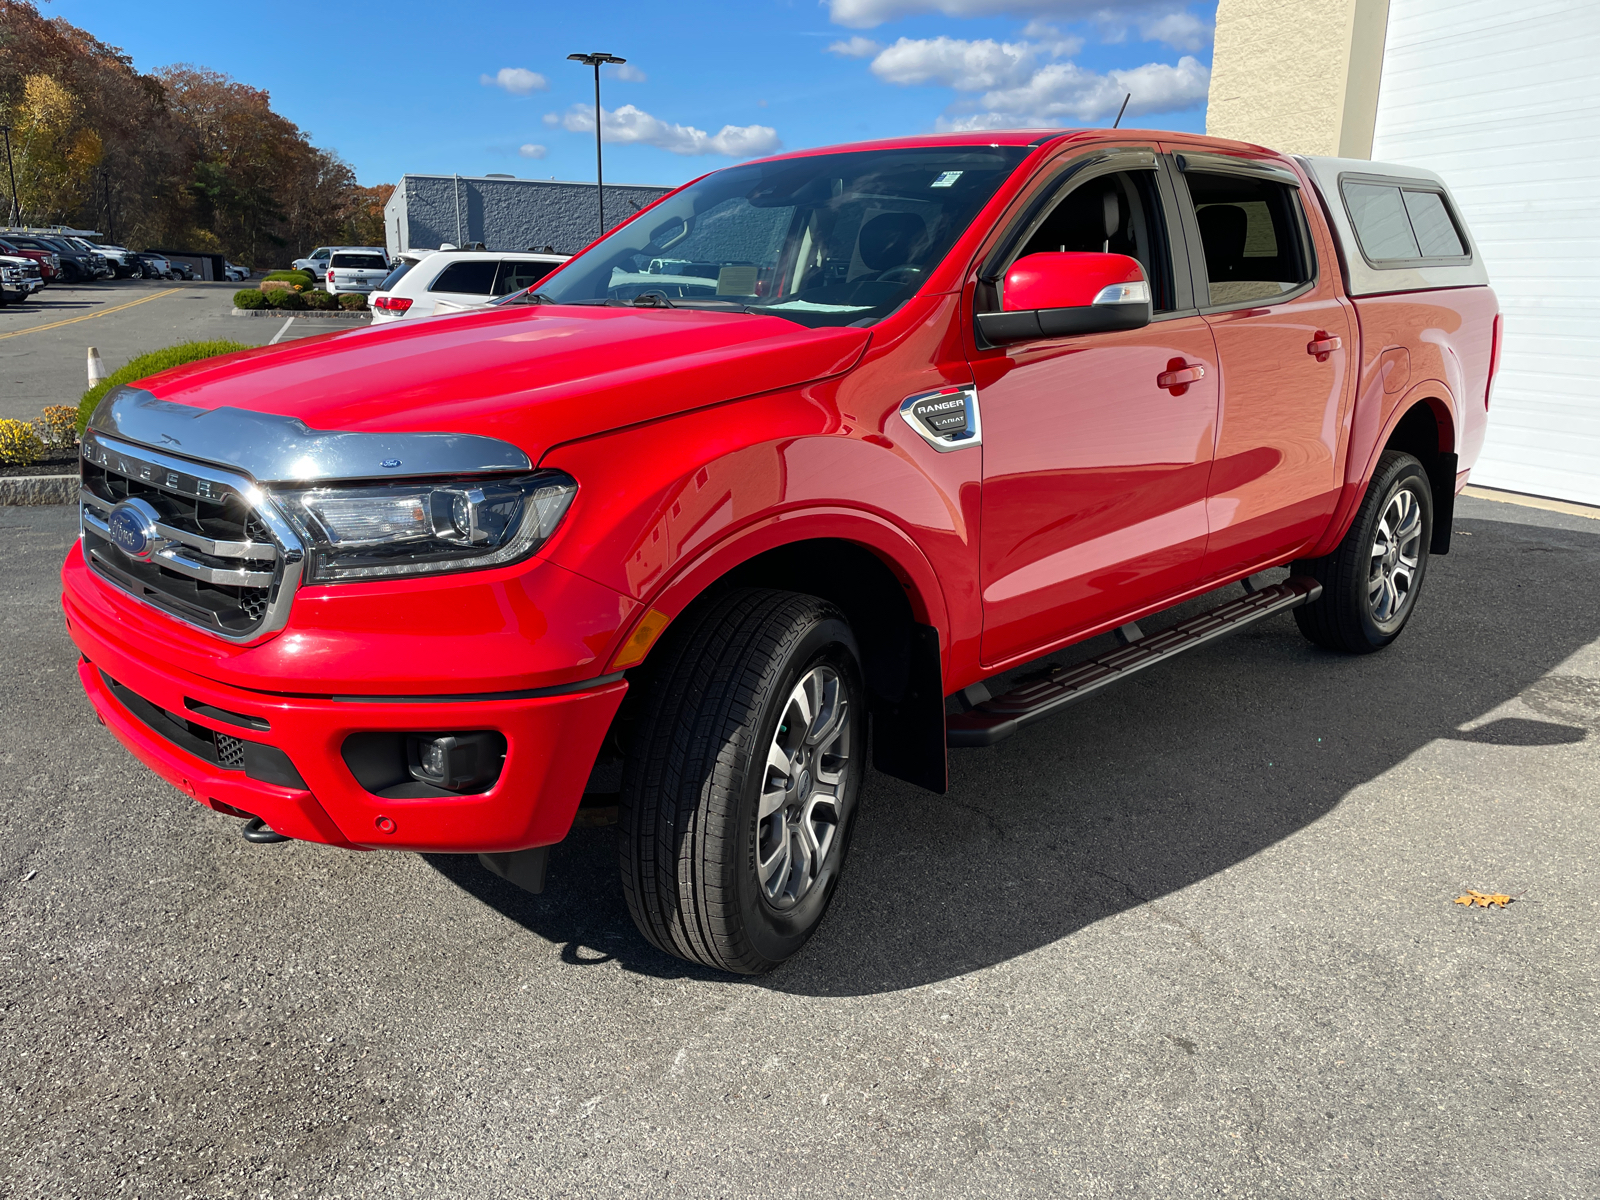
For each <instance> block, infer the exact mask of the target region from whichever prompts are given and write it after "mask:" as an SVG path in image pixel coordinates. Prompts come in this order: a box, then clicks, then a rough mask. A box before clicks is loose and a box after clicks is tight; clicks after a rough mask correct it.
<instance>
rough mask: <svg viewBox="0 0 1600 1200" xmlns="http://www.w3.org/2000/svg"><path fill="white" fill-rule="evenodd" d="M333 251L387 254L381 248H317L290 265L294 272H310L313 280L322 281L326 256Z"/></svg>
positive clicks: (325, 271) (325, 270)
mask: <svg viewBox="0 0 1600 1200" xmlns="http://www.w3.org/2000/svg"><path fill="white" fill-rule="evenodd" d="M335 250H365V251H366V252H367V253H368V254H386V253H388V252H387V251H386V250H385V249H384V248H383V247H382V246H318V247H317V248H316V249H315V250H313V251H312V252H311V253H310V254H308V255H306V257H304V258H297V259H295V260H294V262H293V263H291V264H290V265H291V266H292V267H293V268H294V269H295V270H296V271H310V272H311V275H312V277H313V278H315V279H317V280H319V281H320V280H322V279H324V278H326V276H327V274H328V256H329V255H331V254H332V253H333V252H334V251H335Z"/></svg>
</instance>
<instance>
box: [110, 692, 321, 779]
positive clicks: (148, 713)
mask: <svg viewBox="0 0 1600 1200" xmlns="http://www.w3.org/2000/svg"><path fill="white" fill-rule="evenodd" d="M100 678H101V679H102V680H103V681H104V682H105V685H106V687H107V688H109V689H110V690H111V694H112V695H113V696H115V697H116V698H117V700H118V701H120V702H121V704H122V707H123V708H125V709H127V710H128V712H129V713H130V714H132V715H133V716H134V717H135V718H137V719H138V720H139V722H140V723H141V724H143V725H144V726H145V728H147V729H149V730H150V732H151V733H154V734H156V735H157V736H158V737H162V738H165V739H166V740H167V741H169V742H171V743H172V744H173V745H174V746H176V747H178V749H180V750H182V751H183V752H184V753H185V754H192V755H193V756H194V757H195V758H198V759H200V760H201V761H203V762H208V763H210V764H211V765H212V766H214V767H218V768H220V769H221V770H224V771H242V772H243V773H244V774H245V775H246V776H248V777H249V778H251V779H255V780H258V781H260V782H261V783H272V784H276V785H277V786H279V787H286V788H296V789H300V790H303V789H304V788H305V786H306V781H305V780H304V779H303V778H302V777H301V775H300V772H299V771H298V770H296V769H295V765H294V762H293V761H292V760H291V759H290V758H289V756H288V755H287V754H285V753H284V752H283V751H282V750H280V749H278V748H277V747H276V746H268V745H265V744H263V743H261V742H252V741H248V740H246V739H244V738H240V737H234V736H233V735H232V734H227V733H219V732H217V731H216V730H214V729H208V728H207V727H206V726H204V725H201V724H199V723H198V722H195V721H190V720H187V719H186V718H184V717H181V716H179V715H178V714H176V713H170V712H168V711H167V710H166V709H164V708H162V707H161V706H160V705H157V704H152V703H151V702H150V701H148V700H146V699H145V698H144V697H143V696H141V695H139V694H138V693H137V692H135V691H134V690H133V689H132V688H129V687H127V686H126V685H125V684H121V683H118V682H117V681H116V680H115V679H113V678H111V676H109V675H107V674H106V673H105V672H104V671H101V672H100Z"/></svg>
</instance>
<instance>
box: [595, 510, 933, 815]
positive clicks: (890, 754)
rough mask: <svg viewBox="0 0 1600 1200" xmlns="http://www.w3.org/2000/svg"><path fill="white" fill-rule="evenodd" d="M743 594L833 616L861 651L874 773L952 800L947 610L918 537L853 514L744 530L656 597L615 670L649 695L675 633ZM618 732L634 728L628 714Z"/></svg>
mask: <svg viewBox="0 0 1600 1200" xmlns="http://www.w3.org/2000/svg"><path fill="white" fill-rule="evenodd" d="M737 587H766V588H774V589H778V590H783V591H796V592H803V593H806V594H808V595H814V596H820V597H821V598H823V599H824V600H827V601H829V602H830V603H833V604H835V605H836V606H837V607H838V608H839V609H840V610H841V611H842V612H843V613H844V614H845V617H846V618H847V619H848V620H849V621H850V623H851V626H852V628H854V629H855V631H856V634H857V638H858V641H859V643H860V645H861V650H862V658H863V663H862V667H863V670H864V672H865V674H866V681H867V688H868V693H869V708H870V711H871V713H872V718H873V739H872V740H873V762H874V765H875V766H876V767H877V768H878V769H879V770H880V771H883V772H884V773H885V774H888V775H892V776H894V777H896V778H899V779H904V780H906V781H908V782H910V783H915V784H917V785H918V786H921V787H925V788H928V789H929V790H931V791H936V792H943V791H944V790H945V789H946V786H947V774H946V757H945V729H944V674H943V650H944V648H945V646H946V645H947V641H948V633H947V631H948V629H949V624H948V620H947V615H946V614H947V610H946V605H945V601H944V594H943V591H942V589H941V588H940V585H939V581H938V577H937V575H935V573H934V571H933V567H932V565H931V564H930V563H929V562H928V560H927V558H926V557H925V556H924V555H923V553H922V551H921V550H920V549H919V548H918V547H917V546H916V544H915V543H914V542H913V541H912V540H911V539H910V537H909V536H907V535H906V534H905V533H904V532H903V531H901V530H900V529H899V528H897V527H896V526H894V525H892V524H890V523H889V522H887V521H884V520H882V519H881V518H879V517H876V516H874V515H871V514H868V513H863V512H859V511H856V510H848V509H824V510H811V511H807V512H801V513H785V514H780V515H777V516H774V517H771V518H768V519H766V520H764V521H761V522H758V523H757V524H755V525H753V526H749V527H746V528H744V529H741V530H739V531H738V532H736V533H735V534H732V535H730V536H729V537H728V538H726V539H724V540H723V541H721V542H719V543H718V544H716V545H715V546H712V547H710V548H708V549H707V550H706V551H704V552H703V553H702V554H700V555H699V556H697V557H696V558H695V559H694V560H693V561H692V562H690V563H688V564H686V565H685V566H683V567H682V568H681V569H680V570H679V571H678V572H677V573H675V574H674V576H673V577H672V578H671V579H670V580H669V581H668V582H667V583H665V584H664V585H663V586H662V587H661V588H659V589H658V590H657V591H656V592H655V594H654V595H653V596H652V597H651V598H650V599H649V602H648V603H647V604H646V605H644V606H642V607H641V609H640V614H639V616H637V617H636V618H635V622H634V624H633V626H632V627H630V629H628V630H627V631H625V635H624V636H623V638H622V639H621V641H620V642H619V649H618V651H616V652H615V653H614V654H613V655H612V659H611V662H610V663H609V664H608V669H611V670H617V669H623V670H626V671H627V672H628V674H629V677H630V679H636V680H638V681H639V682H640V683H642V684H644V685H645V686H648V680H649V676H650V672H651V665H652V663H651V654H652V653H653V652H654V649H655V647H657V646H659V645H660V644H661V641H662V639H663V638H664V637H665V636H666V635H667V631H668V630H670V629H671V628H672V627H673V626H674V625H675V624H678V623H679V622H680V621H681V620H682V619H683V618H684V617H685V616H686V615H689V616H692V615H693V613H694V612H695V611H697V610H698V609H700V608H702V607H703V606H705V605H706V604H708V603H710V602H712V601H713V600H714V599H715V598H716V597H717V596H720V595H722V594H723V593H725V592H726V591H728V590H729V589H732V588H737ZM652 616H654V617H655V618H656V620H657V622H658V628H656V629H655V630H654V632H653V634H652V640H651V641H650V644H649V648H648V650H647V651H646V653H645V654H644V656H643V657H642V658H641V659H640V660H639V661H637V662H628V655H627V654H626V650H627V648H628V647H629V646H630V645H632V644H633V643H634V639H635V635H636V633H637V632H638V631H639V630H640V629H641V628H642V627H644V626H645V622H646V621H648V620H649V619H650V618H651V617H652ZM663 618H664V621H663V620H662V619H663ZM619 660H621V661H620V662H619ZM624 664H626V665H624ZM618 720H619V721H624V722H625V721H626V714H619V717H618Z"/></svg>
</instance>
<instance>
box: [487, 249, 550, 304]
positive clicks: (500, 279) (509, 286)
mask: <svg viewBox="0 0 1600 1200" xmlns="http://www.w3.org/2000/svg"><path fill="white" fill-rule="evenodd" d="M555 266H556V264H555V263H548V262H518V261H516V260H514V259H509V258H508V259H505V260H504V261H502V262H501V264H500V274H499V275H498V276H496V278H495V281H494V294H495V295H496V296H509V295H510V294H511V293H512V292H520V291H521V290H522V289H523V288H525V287H532V286H533V285H534V284H536V283H538V282H539V280H541V279H543V278H544V277H545V276H546V275H548V274H550V272H551V271H553V270H554V269H555Z"/></svg>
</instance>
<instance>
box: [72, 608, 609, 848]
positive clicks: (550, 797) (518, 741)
mask: <svg viewBox="0 0 1600 1200" xmlns="http://www.w3.org/2000/svg"><path fill="white" fill-rule="evenodd" d="M67 627H68V629H69V631H70V632H71V635H72V638H73V641H74V642H75V643H76V644H77V646H78V649H79V651H80V652H81V654H82V656H83V657H82V658H81V659H80V661H79V663H78V675H79V678H80V680H81V681H82V683H83V687H84V691H85V692H86V693H87V694H88V696H89V699H90V701H91V702H92V703H93V704H94V706H95V710H96V712H97V713H98V714H99V716H100V718H101V720H102V721H103V722H104V723H105V725H106V727H107V728H109V729H110V730H111V732H112V733H113V734H115V735H116V737H117V739H118V740H119V741H120V742H122V744H123V745H124V746H126V747H127V748H128V749H129V750H130V751H131V752H132V753H133V755H134V756H135V757H136V758H138V759H139V761H141V762H142V763H144V764H145V765H146V766H147V767H149V768H150V769H151V770H153V771H154V772H156V774H158V775H160V776H161V777H162V778H163V779H165V780H167V782H169V783H171V784H172V785H173V786H174V787H176V788H178V790H180V791H182V792H184V793H185V794H186V795H188V796H191V797H193V798H194V799H195V800H198V801H199V802H200V803H202V804H205V805H207V806H208V807H211V808H214V809H216V810H217V811H220V812H233V813H234V815H237V814H238V813H240V812H243V813H249V814H251V815H253V816H258V817H260V818H262V819H263V820H264V821H266V823H267V824H268V825H270V826H271V827H272V828H273V829H275V830H277V831H278V832H280V833H283V834H286V835H288V836H289V837H292V838H298V839H300V840H302V841H311V842H324V843H327V844H329V845H334V846H343V847H346V848H349V849H362V848H364V849H393V850H412V851H442V852H446V853H455V854H459V853H483V852H502V851H510V850H521V849H525V848H528V847H531V846H545V845H550V844H551V843H554V842H558V841H560V840H561V839H562V838H563V837H565V836H566V833H567V830H568V829H569V828H570V827H571V824H572V818H573V816H574V814H575V813H576V811H577V807H578V801H579V800H580V799H581V797H582V794H583V787H584V784H585V782H586V781H587V779H588V776H589V772H590V769H591V767H592V766H593V764H594V761H595V758H596V757H597V755H598V753H599V750H600V744H601V741H602V740H603V739H604V737H605V734H606V730H607V729H608V728H609V727H610V724H611V718H612V717H613V716H614V715H615V713H616V710H617V707H618V705H620V704H621V702H622V697H623V694H624V692H625V691H626V690H627V684H626V682H624V681H622V680H620V679H612V680H609V681H595V682H594V683H592V684H589V685H568V689H547V690H556V691H558V692H559V694H554V695H550V694H542V695H539V694H536V695H532V696H528V695H519V694H512V695H511V696H509V697H508V698H499V697H498V696H496V695H489V696H472V697H424V696H386V697H370V696H369V697H333V696H304V695H281V694H273V693H266V692H259V691H253V690H250V689H245V688H239V687H234V686H230V685H227V684H222V683H218V682H216V681H214V680H210V679H205V678H202V677H201V676H198V675H195V674H192V673H189V672H187V671H184V670H181V669H178V668H176V667H173V666H171V665H170V664H169V663H167V662H165V661H162V657H161V655H160V654H159V653H151V652H140V651H138V650H137V649H136V648H134V647H131V646H128V645H126V644H124V643H122V642H120V641H119V640H114V639H113V638H112V637H111V636H110V635H109V634H108V633H107V632H105V631H103V630H101V629H100V628H98V627H97V626H96V625H94V624H93V623H91V622H90V621H88V620H86V619H85V618H84V614H82V613H81V612H79V613H75V612H74V610H73V606H72V604H71V603H70V597H69V603H68V604H67ZM107 677H109V679H110V680H114V681H115V683H116V684H117V685H120V687H121V688H122V689H125V692H124V695H126V694H127V693H131V694H132V696H133V697H136V698H137V700H139V701H143V702H145V704H146V705H154V706H155V707H156V708H157V709H161V710H165V712H166V713H171V714H175V715H177V717H178V719H179V720H180V721H183V722H186V723H187V724H188V725H190V726H195V727H199V728H201V729H203V730H212V731H215V732H217V733H222V734H225V735H227V736H229V737H231V738H242V739H244V740H245V741H251V742H257V743H261V744H264V745H268V746H272V747H275V748H277V749H279V750H281V751H283V752H284V753H285V754H287V755H288V758H289V761H290V762H292V763H293V766H294V770H295V771H296V772H298V774H299V776H300V778H301V781H302V782H303V783H304V786H303V787H294V786H287V785H285V784H280V783H269V782H265V781H263V780H260V779H256V778H251V777H249V776H248V775H247V774H246V773H245V772H244V771H243V770H241V769H235V770H229V769H226V768H224V767H222V766H220V765H218V763H217V762H215V761H208V759H207V758H203V757H201V756H199V755H198V754H196V753H193V752H191V750H189V749H185V748H184V746H183V745H181V744H179V742H178V741H176V740H174V739H173V738H172V737H171V736H168V735H165V734H163V732H161V731H160V729H158V728H157V727H156V725H155V724H153V723H151V722H150V721H149V720H148V719H147V717H148V714H149V712H150V711H153V710H150V709H148V708H145V714H146V715H145V716H141V715H140V713H139V712H138V711H136V708H137V707H139V706H138V705H137V702H135V703H134V704H130V703H126V702H124V699H122V698H120V697H119V695H118V693H117V692H115V691H113V689H112V686H111V685H110V684H109V683H108V681H107ZM208 709H209V710H216V711H220V712H222V713H224V714H232V715H234V716H235V717H243V718H247V719H248V718H253V719H255V720H257V721H264V722H265V723H266V724H267V726H268V728H267V729H266V730H259V729H255V728H246V727H242V726H241V725H240V724H237V723H235V722H231V721H228V720H224V719H219V718H217V717H215V716H213V715H210V713H208V712H207V711H206V710H208ZM163 724H165V723H164V722H163ZM480 729H492V730H496V731H498V732H500V733H501V734H503V735H504V736H505V739H506V759H505V766H504V769H503V770H502V771H501V774H500V777H499V778H498V779H497V780H496V782H495V784H494V786H493V787H492V788H491V789H490V790H489V791H487V792H484V793H482V794H481V795H465V796H455V795H452V796H448V797H437V796H434V797H427V798H420V799H406V798H393V797H385V796H380V795H376V794H374V793H372V792H369V791H367V790H366V789H365V788H363V787H362V786H361V785H360V784H359V783H358V782H357V781H356V778H355V776H354V774H352V772H351V770H350V768H349V766H347V765H346V763H345V761H344V757H343V755H342V753H341V750H342V748H343V745H344V742H345V739H346V738H348V737H349V736H350V735H351V734H354V733H366V732H384V731H396V732H418V733H420V732H446V731H452V730H480Z"/></svg>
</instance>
